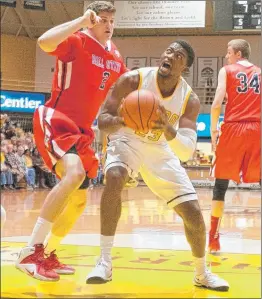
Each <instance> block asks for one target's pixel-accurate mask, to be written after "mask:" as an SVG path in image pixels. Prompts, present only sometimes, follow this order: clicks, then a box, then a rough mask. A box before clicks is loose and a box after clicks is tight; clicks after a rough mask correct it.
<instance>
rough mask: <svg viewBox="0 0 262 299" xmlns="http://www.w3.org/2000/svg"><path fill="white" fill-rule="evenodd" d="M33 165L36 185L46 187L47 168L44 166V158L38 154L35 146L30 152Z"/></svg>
mask: <svg viewBox="0 0 262 299" xmlns="http://www.w3.org/2000/svg"><path fill="white" fill-rule="evenodd" d="M32 160H33V167H34V169H35V173H36V185H38V186H39V187H40V188H43V189H48V187H47V186H46V177H47V173H48V172H49V169H48V168H47V167H46V166H45V163H44V160H43V159H42V157H41V156H40V154H39V152H38V150H37V148H36V147H35V148H34V149H33V152H32Z"/></svg>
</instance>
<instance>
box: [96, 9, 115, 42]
mask: <svg viewBox="0 0 262 299" xmlns="http://www.w3.org/2000/svg"><path fill="white" fill-rule="evenodd" d="M98 15H99V17H100V18H101V19H102V20H101V22H100V23H98V24H97V25H96V26H95V27H93V28H92V29H91V30H92V31H93V33H94V35H95V37H96V39H97V40H98V41H99V42H100V43H105V42H107V41H108V40H110V39H111V38H112V35H113V33H114V21H115V14H114V13H111V12H100V13H99V14H98Z"/></svg>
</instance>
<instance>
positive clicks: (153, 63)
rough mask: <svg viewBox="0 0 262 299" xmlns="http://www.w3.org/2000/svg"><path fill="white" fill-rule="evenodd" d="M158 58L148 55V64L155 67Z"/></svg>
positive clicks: (157, 63)
mask: <svg viewBox="0 0 262 299" xmlns="http://www.w3.org/2000/svg"><path fill="white" fill-rule="evenodd" d="M159 62H160V58H159V57H158V58H156V57H150V66H152V67H155V66H159Z"/></svg>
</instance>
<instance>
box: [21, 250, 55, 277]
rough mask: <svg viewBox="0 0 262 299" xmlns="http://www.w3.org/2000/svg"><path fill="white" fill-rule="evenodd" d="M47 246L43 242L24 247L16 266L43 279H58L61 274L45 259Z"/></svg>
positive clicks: (32, 275) (30, 274)
mask: <svg viewBox="0 0 262 299" xmlns="http://www.w3.org/2000/svg"><path fill="white" fill-rule="evenodd" d="M44 252H45V248H44V246H43V245H42V244H37V245H34V246H33V247H30V246H27V247H24V248H22V250H21V251H20V254H19V257H18V259H17V261H16V263H15V266H16V268H17V269H19V270H20V271H22V272H24V273H26V274H27V275H29V276H31V277H33V278H36V279H38V280H43V281H57V280H59V278H60V277H59V275H58V274H57V273H56V271H55V270H54V268H53V264H52V263H50V262H49V261H48V259H45V253H44Z"/></svg>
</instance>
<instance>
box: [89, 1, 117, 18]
mask: <svg viewBox="0 0 262 299" xmlns="http://www.w3.org/2000/svg"><path fill="white" fill-rule="evenodd" d="M87 9H91V10H93V11H94V12H95V13H96V14H97V15H98V14H99V13H100V12H111V13H115V12H116V8H115V7H114V5H113V3H111V2H109V1H94V2H92V3H90V4H89V5H88V6H87Z"/></svg>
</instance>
